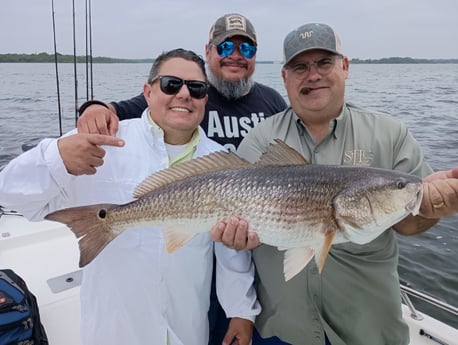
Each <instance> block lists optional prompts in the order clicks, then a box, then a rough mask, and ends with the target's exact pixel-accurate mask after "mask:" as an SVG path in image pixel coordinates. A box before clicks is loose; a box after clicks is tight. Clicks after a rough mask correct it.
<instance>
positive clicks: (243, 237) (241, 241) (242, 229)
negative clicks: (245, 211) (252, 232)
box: [234, 219, 248, 250]
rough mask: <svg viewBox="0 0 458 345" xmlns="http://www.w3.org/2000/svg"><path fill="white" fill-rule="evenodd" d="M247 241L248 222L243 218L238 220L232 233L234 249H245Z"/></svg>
mask: <svg viewBox="0 0 458 345" xmlns="http://www.w3.org/2000/svg"><path fill="white" fill-rule="evenodd" d="M247 241H248V223H247V222H246V221H244V220H242V219H241V220H239V221H238V226H237V228H236V232H235V235H234V249H237V250H242V249H246V245H247Z"/></svg>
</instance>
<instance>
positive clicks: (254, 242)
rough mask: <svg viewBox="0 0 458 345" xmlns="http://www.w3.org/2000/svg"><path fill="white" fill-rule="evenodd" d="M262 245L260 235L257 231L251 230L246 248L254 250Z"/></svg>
mask: <svg viewBox="0 0 458 345" xmlns="http://www.w3.org/2000/svg"><path fill="white" fill-rule="evenodd" d="M260 245H261V241H260V240H259V237H258V235H257V234H256V233H255V232H249V233H248V241H247V246H246V249H248V250H252V249H255V248H257V247H259V246H260Z"/></svg>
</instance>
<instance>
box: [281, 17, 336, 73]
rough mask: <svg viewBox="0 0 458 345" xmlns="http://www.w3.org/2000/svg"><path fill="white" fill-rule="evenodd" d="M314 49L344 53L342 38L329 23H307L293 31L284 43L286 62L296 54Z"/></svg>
mask: <svg viewBox="0 0 458 345" xmlns="http://www.w3.org/2000/svg"><path fill="white" fill-rule="evenodd" d="M313 49H319V50H325V51H328V52H331V53H334V54H337V55H343V53H342V47H341V43H340V38H339V36H338V35H337V33H336V32H335V31H334V30H333V29H332V28H331V27H330V26H329V25H327V24H321V23H311V24H305V25H302V26H300V27H298V28H297V29H295V30H293V31H291V32H290V33H289V34H288V35H287V36H286V38H285V40H284V43H283V55H284V64H285V65H286V64H288V62H290V61H291V60H292V59H293V58H294V57H295V56H297V55H299V54H301V53H303V52H306V51H309V50H313Z"/></svg>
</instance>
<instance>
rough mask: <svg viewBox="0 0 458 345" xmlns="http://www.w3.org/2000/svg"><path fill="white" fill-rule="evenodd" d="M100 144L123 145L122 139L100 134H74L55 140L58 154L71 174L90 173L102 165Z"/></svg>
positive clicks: (102, 151)
mask: <svg viewBox="0 0 458 345" xmlns="http://www.w3.org/2000/svg"><path fill="white" fill-rule="evenodd" d="M101 145H109V146H118V147H122V146H124V141H123V140H122V139H119V138H116V137H112V136H107V135H101V134H74V135H70V136H67V137H63V138H60V139H59V140H58V141H57V147H58V149H59V153H60V156H61V157H62V160H63V161H64V165H65V167H66V168H67V171H68V172H69V173H70V174H72V175H92V174H95V173H96V171H97V170H96V167H99V166H101V165H103V157H104V156H105V150H104V149H103V148H102V147H101Z"/></svg>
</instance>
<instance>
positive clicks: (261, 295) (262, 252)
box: [212, 23, 458, 345]
mask: <svg viewBox="0 0 458 345" xmlns="http://www.w3.org/2000/svg"><path fill="white" fill-rule="evenodd" d="M283 53H284V65H283V68H282V72H281V73H282V78H283V82H284V86H285V89H286V92H287V94H288V99H289V101H290V104H291V106H290V107H288V108H287V109H286V110H284V111H282V112H280V113H278V114H275V115H273V116H271V117H269V118H267V119H265V120H264V121H262V122H260V123H259V124H257V125H256V126H255V127H254V128H253V129H251V130H250V131H249V132H248V134H247V135H246V136H245V138H244V139H243V140H242V142H241V143H240V145H239V147H238V149H237V154H238V155H239V156H241V157H243V158H245V159H247V160H248V161H250V162H256V161H257V160H258V159H259V157H261V155H262V154H263V153H264V152H266V151H267V150H268V147H269V145H270V143H272V142H273V141H274V140H275V139H281V140H283V141H284V142H286V143H287V144H288V145H289V146H291V147H293V148H294V149H296V151H298V152H300V154H301V155H302V156H303V157H304V158H305V159H306V160H307V161H308V162H310V163H312V164H331V165H347V166H351V165H353V166H371V167H376V168H384V169H391V170H397V171H401V172H406V173H409V174H413V175H416V176H419V177H422V178H424V181H427V182H424V187H423V190H424V194H423V199H422V204H421V209H422V211H421V215H416V216H413V215H409V216H408V217H407V218H405V219H404V220H403V221H401V222H399V223H397V224H395V225H394V226H393V227H391V228H388V229H386V230H384V231H383V232H382V233H381V234H379V235H378V237H376V238H373V237H372V238H366V240H365V241H362V242H361V241H358V243H354V242H351V240H352V238H351V236H350V237H349V238H348V239H349V241H350V242H346V243H338V244H333V245H332V246H331V245H330V243H332V240H330V242H328V243H329V246H328V245H323V248H322V251H321V255H322V254H323V251H324V252H325V253H328V255H327V258H326V262H325V264H324V265H323V266H322V267H318V265H317V264H316V263H315V260H310V261H309V262H307V261H306V260H305V259H306V258H310V254H307V253H308V252H307V248H304V250H303V251H299V254H298V255H297V256H296V257H294V258H292V257H291V256H289V257H287V259H288V260H289V262H290V263H291V262H294V264H295V265H298V266H299V265H300V264H301V265H303V266H305V267H304V268H303V269H302V270H301V271H300V272H299V273H298V274H297V275H296V276H294V277H293V278H292V279H290V280H289V281H287V282H286V281H285V279H284V276H283V270H284V261H285V252H284V251H281V250H278V249H277V248H276V247H273V246H268V245H259V241H258V240H257V239H256V236H253V234H252V233H251V234H250V236H249V237H248V229H247V228H246V225H244V226H245V227H244V228H242V227H237V226H236V224H232V225H230V226H227V227H226V228H225V229H224V231H223V232H220V235H219V236H220V237H217V236H215V235H216V234H215V233H213V234H212V238H213V239H214V240H216V241H222V242H224V243H225V244H226V245H227V246H229V247H231V248H234V249H236V250H242V249H253V252H252V253H253V260H254V263H255V266H256V273H257V274H256V290H257V294H258V299H259V302H260V303H261V305H262V311H261V314H260V315H259V316H258V317H257V318H256V321H255V325H256V329H257V330H258V331H259V333H260V334H261V336H262V337H264V338H267V337H271V336H277V337H278V338H280V339H281V340H282V341H284V342H287V343H288V344H294V345H309V344H318V345H324V344H327V345H329V344H332V345H366V344H371V345H384V344H398V345H407V344H408V343H409V330H408V326H407V325H406V323H405V322H404V321H403V318H402V310H401V299H400V287H399V276H398V272H397V264H398V259H399V256H398V248H397V242H396V235H397V234H396V233H399V234H401V235H413V234H418V233H421V232H424V231H426V230H428V229H429V228H431V227H432V226H433V225H434V224H435V223H436V222H437V221H438V219H440V217H444V216H447V215H453V214H456V213H457V211H458V210H457V205H458V201H456V202H449V203H446V204H447V205H448V206H447V209H444V208H443V207H444V203H443V202H442V201H443V200H437V201H435V202H433V199H432V196H431V194H430V193H429V192H428V191H429V190H431V189H435V188H437V189H438V193H439V194H438V195H454V196H456V195H458V179H457V177H458V167H456V168H454V169H451V170H449V171H447V172H441V173H440V174H437V173H435V174H432V169H431V167H430V166H429V165H428V163H427V162H426V161H425V160H424V155H423V153H422V150H421V148H420V147H419V145H418V142H417V141H416V140H415V139H414V137H413V136H412V134H411V133H410V132H409V130H408V129H407V127H406V126H405V124H403V123H402V122H401V121H400V120H399V119H397V118H395V117H392V116H390V115H388V114H383V113H380V112H375V111H372V110H368V109H363V108H361V107H358V106H355V105H353V104H351V103H347V102H346V100H345V81H346V79H347V77H348V73H349V64H350V62H349V59H348V57H347V56H345V55H344V54H343V52H342V48H341V44H340V40H339V38H338V36H337V34H336V33H335V32H334V30H333V29H332V28H331V27H330V26H329V25H326V24H321V23H312V24H305V25H302V26H300V27H298V28H297V29H295V30H293V31H292V32H290V33H289V34H288V35H287V36H286V38H285V40H284V47H283ZM454 200H456V197H454ZM438 209H439V210H440V211H438ZM333 226H334V225H332V224H331V223H329V222H327V223H326V224H322V226H321V225H320V226H318V227H317V229H319V230H317V231H323V232H325V233H327V235H331V236H333V235H332V234H331V233H330V232H332V231H335V233H336V232H337V231H341V230H342V231H344V232H345V231H346V229H350V228H352V225H351V220H350V223H349V224H345V221H344V222H341V223H340V225H339V227H338V228H339V230H337V229H336V228H335V229H334V230H332V227H333ZM223 238H226V239H229V240H224V239H223ZM234 239H236V240H234ZM353 240H354V238H353ZM317 254H318V253H315V255H317ZM320 268H321V272H320ZM254 340H256V339H254ZM253 343H255V341H253ZM259 344H261V343H259ZM262 344H263V343H262Z"/></svg>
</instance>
